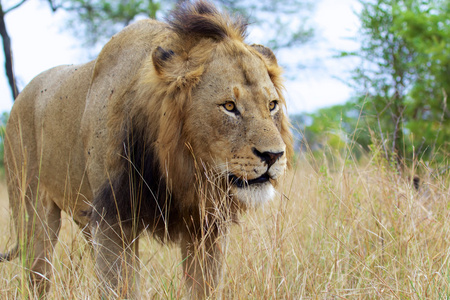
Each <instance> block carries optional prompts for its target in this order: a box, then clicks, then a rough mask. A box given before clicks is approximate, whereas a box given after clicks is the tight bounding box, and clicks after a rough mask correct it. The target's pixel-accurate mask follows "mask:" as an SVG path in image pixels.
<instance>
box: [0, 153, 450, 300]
mask: <svg viewBox="0 0 450 300" xmlns="http://www.w3.org/2000/svg"><path fill="white" fill-rule="evenodd" d="M307 161H308V160H306V159H300V160H299V162H298V164H297V167H296V168H295V170H294V171H293V172H292V173H290V174H289V175H288V176H287V178H286V182H285V184H284V194H285V195H286V196H285V197H283V196H281V195H280V196H279V197H278V199H277V200H275V201H273V202H272V203H270V204H268V205H266V206H264V207H263V208H260V209H258V210H257V211H256V212H249V213H247V214H246V215H245V216H243V217H242V223H241V224H240V225H238V226H234V228H233V230H232V232H231V234H230V243H229V247H228V253H227V260H226V272H227V274H226V276H225V289H224V298H225V299H448V298H450V267H449V263H450V262H449V257H450V217H449V213H450V207H449V206H450V189H449V182H450V179H449V177H448V175H446V177H445V176H444V177H438V178H433V177H432V176H431V175H423V176H422V181H423V183H422V187H421V190H420V191H419V192H417V191H415V190H414V188H413V187H412V185H411V182H410V180H409V179H408V177H409V178H410V176H408V175H404V176H399V175H397V172H396V171H395V170H394V169H392V168H390V167H389V166H386V165H385V164H383V163H380V162H379V161H378V160H377V159H376V156H373V157H370V158H368V159H367V160H366V162H365V163H362V164H361V163H360V164H356V163H354V162H353V161H352V160H346V159H344V158H341V157H339V158H335V160H334V162H333V163H332V164H315V165H319V167H314V166H313V165H311V164H310V163H308V162H307ZM408 172H409V171H408ZM408 172H407V173H408ZM410 173H411V174H413V173H414V172H413V171H410ZM423 173H424V174H427V173H426V172H423ZM7 202H8V200H7V195H6V191H5V183H4V181H2V182H1V183H0V216H1V217H0V230H1V234H0V245H1V249H5V248H6V247H7V246H11V245H12V244H13V243H14V241H12V240H10V238H9V237H10V236H11V232H10V231H11V230H10V228H11V227H10V225H9V210H8V203H7ZM142 241H143V243H142V244H141V259H142V262H143V267H142V271H141V278H142V279H141V280H142V293H143V299H178V298H182V297H183V296H185V291H184V288H183V286H182V274H181V267H180V264H181V260H182V259H181V255H180V254H179V251H178V249H177V247H170V246H163V245H160V244H158V243H156V242H154V241H153V240H152V239H151V238H150V237H149V236H144V237H143V239H142ZM87 249H88V248H87V247H86V244H85V242H84V240H83V237H82V236H81V233H80V232H79V231H78V229H77V228H76V226H75V225H73V224H72V223H71V221H70V220H69V219H68V217H67V216H65V217H64V221H63V228H62V230H61V234H60V243H59V244H58V246H57V249H56V254H55V257H54V259H53V265H54V272H53V273H54V274H53V277H52V279H51V280H52V290H51V293H52V294H51V296H50V298H51V299H91V298H93V293H94V294H95V292H94V291H95V290H96V287H95V286H96V282H97V281H96V279H95V276H94V273H93V270H92V269H93V262H92V259H91V257H90V254H89V253H88V251H87ZM21 278H22V267H21V266H20V262H19V260H15V261H12V262H9V263H3V264H2V265H0V295H2V297H1V298H2V299H14V298H21V297H23V296H24V295H25V296H27V297H29V296H30V292H29V291H23V286H24V285H22V279H21Z"/></svg>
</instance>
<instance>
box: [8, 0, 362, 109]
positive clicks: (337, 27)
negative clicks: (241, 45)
mask: <svg viewBox="0 0 450 300" xmlns="http://www.w3.org/2000/svg"><path fill="white" fill-rule="evenodd" d="M9 3H14V1H6V4H9ZM6 4H4V5H5V6H6ZM358 10H359V4H358V2H357V0H320V1H317V6H316V9H315V10H314V11H313V12H312V16H311V19H312V22H313V26H314V29H315V32H316V37H315V40H314V41H313V42H312V43H310V44H309V45H307V46H305V47H302V48H299V49H295V50H290V51H280V52H279V53H277V55H278V56H279V61H280V63H282V64H291V63H298V62H301V63H302V64H304V65H305V68H302V69H300V70H298V73H297V74H295V78H293V77H294V76H290V77H292V78H289V80H287V81H286V84H285V85H286V98H287V100H288V111H289V113H291V114H292V113H298V112H305V111H306V112H312V111H314V110H316V109H318V108H321V107H325V106H330V105H333V104H338V103H344V102H345V101H346V100H348V99H349V98H350V97H351V90H350V88H348V87H347V85H346V84H345V81H346V80H347V79H348V77H349V71H350V70H352V69H353V68H354V67H355V62H354V61H352V60H348V59H346V60H342V59H333V58H332V56H333V54H335V53H336V51H337V50H354V49H357V47H358V45H357V43H355V42H353V41H351V40H350V38H352V37H354V36H356V34H357V31H358V27H359V22H358V18H357V17H356V16H355V14H354V12H355V11H358ZM65 17H66V16H65V13H64V12H58V13H56V14H52V13H51V12H50V9H49V8H48V5H47V4H46V3H45V2H44V1H38V0H29V1H27V2H26V3H25V4H24V5H23V6H21V7H20V8H18V9H16V10H15V11H12V12H11V13H9V14H8V15H7V16H6V25H7V29H8V31H9V34H10V36H11V39H12V51H13V55H14V69H15V72H16V76H17V81H18V86H19V88H20V89H23V87H24V86H25V85H26V84H27V83H28V82H29V81H30V80H31V79H33V77H35V76H36V75H37V74H39V73H40V72H42V71H44V70H47V69H49V68H51V67H54V66H57V65H61V64H77V63H82V62H86V61H87V60H88V58H87V56H88V55H87V52H86V50H84V49H82V48H81V47H79V46H77V44H80V42H79V41H77V40H76V39H75V38H73V37H72V36H71V35H70V33H69V32H67V31H64V26H65V21H64V18H65ZM249 30H250V36H249V38H252V28H249ZM291 60H292V62H291ZM0 66H1V69H0V112H2V111H7V110H9V109H10V108H11V106H12V103H13V102H12V97H11V92H10V89H9V85H8V83H7V79H6V76H5V75H4V74H5V72H4V68H3V66H4V57H3V53H1V55H0Z"/></svg>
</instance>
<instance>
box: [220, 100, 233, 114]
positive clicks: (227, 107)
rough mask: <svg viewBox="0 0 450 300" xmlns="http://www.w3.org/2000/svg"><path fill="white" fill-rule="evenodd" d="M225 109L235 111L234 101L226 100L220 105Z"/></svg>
mask: <svg viewBox="0 0 450 300" xmlns="http://www.w3.org/2000/svg"><path fill="white" fill-rule="evenodd" d="M222 106H223V107H224V108H225V109H226V110H227V111H229V112H234V111H236V104H234V102H231V101H230V102H227V103H225V104H224V105H222Z"/></svg>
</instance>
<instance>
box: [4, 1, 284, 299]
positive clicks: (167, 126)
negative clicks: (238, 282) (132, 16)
mask: <svg viewBox="0 0 450 300" xmlns="http://www.w3.org/2000/svg"><path fill="white" fill-rule="evenodd" d="M245 30H246V24H245V23H244V22H243V21H242V19H240V18H236V17H235V18H232V17H230V16H228V15H225V14H220V13H219V12H218V10H217V9H216V8H215V7H214V6H212V5H211V4H209V3H208V2H205V1H196V2H194V3H185V4H182V5H181V6H179V7H178V8H177V9H175V10H174V11H173V12H172V13H171V14H170V16H169V17H168V19H167V23H160V22H157V21H154V20H144V21H140V22H137V23H136V24H133V25H131V26H128V27H127V28H125V29H124V30H123V31H121V32H120V33H118V34H117V35H115V36H114V37H113V38H112V39H111V40H110V41H109V42H108V43H107V44H106V46H105V47H104V48H103V50H102V51H101V53H100V54H99V56H98V58H97V59H96V60H94V61H92V62H89V63H87V64H83V65H78V66H60V67H56V68H54V69H51V70H49V71H46V72H44V73H42V74H40V75H39V76H37V77H36V78H35V79H33V81H32V82H31V83H30V84H29V85H28V86H27V87H26V88H25V89H24V91H23V92H22V93H21V94H20V95H19V97H18V98H17V100H16V102H15V104H14V107H13V109H12V111H11V115H10V119H9V122H8V124H7V127H6V138H5V162H6V172H7V180H8V192H9V199H10V206H11V208H12V212H13V214H12V216H13V218H14V222H15V228H16V232H17V239H18V243H17V246H16V247H15V248H14V249H13V250H11V251H10V252H9V253H7V254H4V255H3V256H2V259H3V260H9V259H12V258H14V257H17V256H18V254H19V253H21V256H22V257H26V259H27V261H28V263H29V267H30V271H31V272H30V282H31V284H32V285H33V286H34V287H35V288H37V289H38V291H39V292H40V293H45V292H46V291H47V290H48V287H49V284H48V282H47V281H48V278H49V276H50V274H51V258H52V252H53V249H54V247H55V244H56V243H57V241H58V232H59V229H60V224H61V210H63V211H65V212H67V213H68V214H70V215H71V216H72V217H73V219H74V221H75V222H76V223H77V224H79V226H80V228H81V229H82V231H83V233H85V235H86V237H87V239H88V240H89V241H91V244H92V246H93V255H94V259H95V270H96V274H98V276H99V278H100V280H101V282H102V283H103V284H102V285H101V286H102V288H101V291H100V292H101V293H102V294H106V295H107V296H108V295H109V296H114V295H115V296H119V297H134V298H138V297H139V262H138V243H139V239H138V237H139V235H140V234H141V232H143V231H144V230H147V231H149V232H151V234H153V236H155V237H156V238H158V239H160V240H161V241H174V242H177V243H179V245H180V247H181V252H182V256H183V268H184V271H185V274H186V281H187V284H188V288H189V290H190V294H191V295H192V296H193V297H205V296H208V295H211V293H213V292H216V291H217V290H219V289H218V288H219V284H220V280H221V276H222V271H221V270H222V260H223V257H222V256H223V252H224V251H223V244H224V242H225V239H226V238H225V235H226V232H227V228H228V227H229V225H230V223H232V222H233V221H236V220H237V215H238V214H239V212H241V211H243V210H245V209H246V208H247V207H251V206H255V205H256V204H259V203H264V202H266V201H268V200H270V199H271V198H272V197H273V196H274V185H275V184H276V182H277V181H278V179H279V178H280V176H282V175H283V173H284V172H285V169H286V166H287V164H288V163H287V161H288V159H289V158H290V156H291V155H292V138H291V134H290V132H289V122H288V120H287V117H285V115H284V113H283V106H284V105H285V102H284V99H283V96H282V93H281V89H282V85H281V78H280V73H281V69H280V68H279V66H278V65H277V61H276V58H275V56H274V54H273V53H272V51H271V50H269V49H268V48H265V47H263V46H260V45H251V46H250V45H247V44H245V42H244V37H245V35H246V34H245ZM19 245H21V246H19ZM24 251H25V253H24Z"/></svg>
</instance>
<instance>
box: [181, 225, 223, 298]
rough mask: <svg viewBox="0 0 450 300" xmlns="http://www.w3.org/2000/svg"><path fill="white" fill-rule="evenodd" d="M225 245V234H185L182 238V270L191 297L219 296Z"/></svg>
mask: <svg viewBox="0 0 450 300" xmlns="http://www.w3.org/2000/svg"><path fill="white" fill-rule="evenodd" d="M226 247H227V236H226V235H217V234H211V235H209V236H207V237H198V236H185V237H184V238H183V239H182V241H181V255H182V259H183V260H184V262H183V271H184V274H185V279H186V283H187V287H188V290H189V294H190V296H191V298H192V299H203V298H207V297H210V296H213V297H214V299H220V298H221V294H222V286H221V285H222V277H223V260H224V258H225V256H226Z"/></svg>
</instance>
